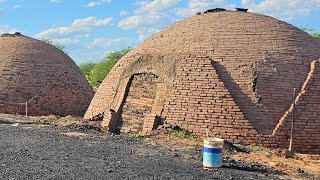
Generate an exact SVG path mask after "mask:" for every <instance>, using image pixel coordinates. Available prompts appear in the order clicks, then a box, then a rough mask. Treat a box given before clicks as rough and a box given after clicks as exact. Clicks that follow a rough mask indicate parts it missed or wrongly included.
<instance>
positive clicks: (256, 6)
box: [242, 0, 320, 21]
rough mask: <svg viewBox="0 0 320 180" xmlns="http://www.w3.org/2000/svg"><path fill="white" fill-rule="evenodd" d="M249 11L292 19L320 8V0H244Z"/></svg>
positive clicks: (244, 4) (243, 2)
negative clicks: (258, 0) (259, 0)
mask: <svg viewBox="0 0 320 180" xmlns="http://www.w3.org/2000/svg"><path fill="white" fill-rule="evenodd" d="M242 4H243V6H244V7H248V8H249V11H252V12H257V13H262V14H267V15H271V16H273V17H276V18H279V19H282V20H287V21H288V20H291V19H293V18H295V17H298V16H301V15H308V14H309V13H310V12H311V11H312V10H314V9H317V8H320V0H309V1H306V0H263V1H261V2H259V3H257V2H256V1H255V0H242Z"/></svg>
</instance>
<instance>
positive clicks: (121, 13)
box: [120, 10, 129, 16]
mask: <svg viewBox="0 0 320 180" xmlns="http://www.w3.org/2000/svg"><path fill="white" fill-rule="evenodd" d="M128 15H129V12H127V11H123V10H122V11H120V16H128Z"/></svg>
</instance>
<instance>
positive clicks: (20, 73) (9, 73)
mask: <svg viewBox="0 0 320 180" xmlns="http://www.w3.org/2000/svg"><path fill="white" fill-rule="evenodd" d="M92 97H93V91H92V89H91V87H90V85H89V84H88V82H87V81H86V79H85V77H84V75H83V74H82V73H81V71H80V69H79V68H78V67H77V65H76V64H75V63H74V62H73V61H72V59H70V57H69V56H68V55H66V54H65V53H63V52H62V51H60V50H58V49H57V48H55V47H54V46H52V45H49V44H47V43H45V42H42V41H39V40H36V39H32V38H30V37H26V36H23V35H21V34H20V33H16V34H3V35H1V37H0V113H10V114H22V113H25V104H26V102H27V103H28V114H29V115H48V114H56V115H83V114H84V113H85V110H86V108H87V107H88V105H89V103H90V101H91V99H92Z"/></svg>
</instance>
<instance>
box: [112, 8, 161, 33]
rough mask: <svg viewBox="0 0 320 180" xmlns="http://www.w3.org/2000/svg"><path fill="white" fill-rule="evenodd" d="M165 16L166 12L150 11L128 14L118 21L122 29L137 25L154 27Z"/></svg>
mask: <svg viewBox="0 0 320 180" xmlns="http://www.w3.org/2000/svg"><path fill="white" fill-rule="evenodd" d="M165 18H166V14H163V13H158V12H151V13H148V14H143V15H136V16H130V17H127V18H125V19H123V20H122V21H120V22H119V24H118V26H119V27H120V28H122V29H135V28H139V27H144V28H147V27H154V26H156V25H157V24H159V23H160V22H161V21H162V20H164V19H165Z"/></svg>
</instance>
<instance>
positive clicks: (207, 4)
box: [177, 0, 236, 17]
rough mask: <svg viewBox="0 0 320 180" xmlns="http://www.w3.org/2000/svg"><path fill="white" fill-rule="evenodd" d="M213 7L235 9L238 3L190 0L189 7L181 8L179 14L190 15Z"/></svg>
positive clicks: (216, 0) (218, 0)
mask: <svg viewBox="0 0 320 180" xmlns="http://www.w3.org/2000/svg"><path fill="white" fill-rule="evenodd" d="M213 7H220V8H226V9H234V8H235V7H236V5H235V4H232V3H229V2H228V1H227V0H189V3H188V7H187V8H179V9H178V10H177V14H178V15H179V16H182V17H189V16H193V15H195V14H196V13H197V12H204V11H205V10H208V9H210V8H213Z"/></svg>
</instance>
